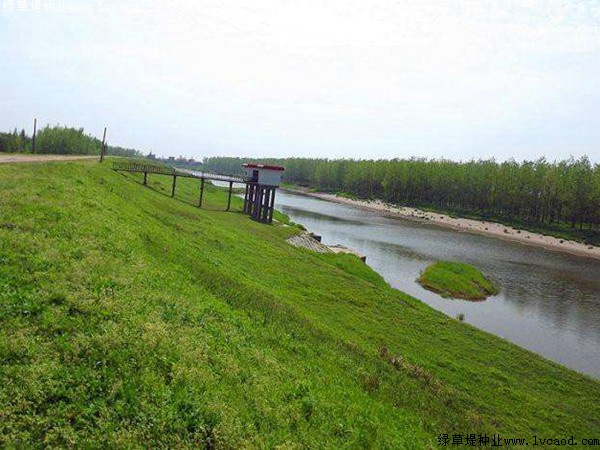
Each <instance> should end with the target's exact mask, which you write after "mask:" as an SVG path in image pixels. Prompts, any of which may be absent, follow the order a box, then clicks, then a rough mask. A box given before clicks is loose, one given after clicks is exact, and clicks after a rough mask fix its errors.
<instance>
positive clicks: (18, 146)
mask: <svg viewBox="0 0 600 450" xmlns="http://www.w3.org/2000/svg"><path fill="white" fill-rule="evenodd" d="M30 149H31V139H30V138H29V137H28V136H27V135H26V133H25V130H21V132H18V131H17V129H16V128H15V129H14V131H12V132H9V133H0V152H7V153H16V152H23V151H30Z"/></svg>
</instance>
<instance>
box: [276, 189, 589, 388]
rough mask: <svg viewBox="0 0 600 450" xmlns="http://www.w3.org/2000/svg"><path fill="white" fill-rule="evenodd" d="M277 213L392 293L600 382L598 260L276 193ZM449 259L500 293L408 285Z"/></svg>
mask: <svg viewBox="0 0 600 450" xmlns="http://www.w3.org/2000/svg"><path fill="white" fill-rule="evenodd" d="M276 207H277V209H279V210H280V211H283V212H284V213H285V214H287V215H288V216H290V218H291V219H292V220H293V221H294V222H297V223H301V224H302V225H304V226H305V227H306V228H307V229H308V230H309V231H312V232H314V233H317V234H320V235H321V236H323V243H325V244H342V245H345V246H347V247H350V248H353V249H356V250H358V251H359V252H360V253H362V254H364V255H366V256H367V264H369V265H370V266H371V267H372V268H373V269H375V270H376V271H377V272H379V273H380V274H381V275H382V276H383V277H384V278H385V280H386V281H387V282H388V283H389V284H390V285H391V286H393V287H395V288H397V289H399V290H401V291H403V292H406V293H408V294H410V295H412V296H413V297H416V298H418V299H420V300H421V301H423V302H425V303H427V304H428V305H430V306H431V307H433V308H435V309H437V310H440V311H442V312H444V313H446V314H448V315H449V316H451V317H457V316H458V315H459V314H463V315H464V320H465V322H468V323H470V324H472V325H474V326H476V327H478V328H481V329H483V330H487V331H489V332H491V333H493V334H495V335H497V336H500V337H503V338H505V339H507V340H509V341H512V342H514V343H515V344H517V345H520V346H521V347H524V348H527V349H529V350H532V351H534V352H536V353H538V354H540V355H542V356H544V357H546V358H548V359H551V360H553V361H556V362H558V363H560V364H563V365H565V366H567V367H570V368H572V369H575V370H577V371H579V372H583V373H586V374H589V375H591V376H593V377H595V378H600V261H597V260H593V259H588V258H583V257H578V256H571V255H568V254H563V253H557V252H552V251H549V250H545V249H543V248H538V247H533V246H527V245H524V244H519V243H515V242H508V241H503V240H500V239H497V238H492V237H487V236H481V235H476V234H469V233H465V232H459V231H455V230H451V229H446V228H442V227H439V226H436V225H432V224H427V223H421V222H415V221H410V220H406V219H401V218H395V217H389V216H386V215H384V214H382V213H378V212H373V211H365V210H363V209H360V208H358V207H354V206H349V205H342V204H339V203H334V202H330V201H326V200H321V199H317V198H313V197H308V196H305V195H301V194H295V193H290V192H285V191H278V193H277V197H276ZM440 259H444V260H456V261H461V262H466V263H469V264H473V265H474V266H476V267H477V268H479V269H480V270H481V271H483V272H484V273H485V274H487V275H489V276H490V277H491V278H493V279H494V280H495V281H496V282H497V283H498V285H499V287H500V294H498V295H496V296H494V297H490V298H488V299H487V300H486V301H483V302H469V301H465V300H452V299H445V298H442V297H440V296H439V295H437V294H435V293H433V292H430V291H427V290H425V289H423V288H422V287H421V286H420V285H419V284H418V283H417V282H416V281H415V280H416V279H417V277H418V276H419V273H420V271H421V270H423V269H424V268H425V267H426V266H427V265H429V264H431V263H433V262H435V261H438V260H440Z"/></svg>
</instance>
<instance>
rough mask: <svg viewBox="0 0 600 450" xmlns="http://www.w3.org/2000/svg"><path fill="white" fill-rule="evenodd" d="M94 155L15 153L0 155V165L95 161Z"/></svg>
mask: <svg viewBox="0 0 600 450" xmlns="http://www.w3.org/2000/svg"><path fill="white" fill-rule="evenodd" d="M97 158H98V156H95V155H20V154H16V153H0V164H7V163H28V162H48V161H77V160H81V159H83V160H85V159H97Z"/></svg>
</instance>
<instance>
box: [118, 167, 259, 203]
mask: <svg viewBox="0 0 600 450" xmlns="http://www.w3.org/2000/svg"><path fill="white" fill-rule="evenodd" d="M112 168H113V170H115V171H117V172H137V173H143V174H144V186H147V185H148V174H149V173H150V174H156V175H168V176H172V177H173V187H172V189H171V197H175V188H176V187H177V178H178V177H181V178H195V179H197V180H200V196H199V197H198V208H201V207H202V197H203V195H204V182H205V180H214V181H224V182H227V183H229V195H228V197H227V211H229V209H230V207H231V193H232V190H233V183H244V184H245V183H248V181H249V180H247V179H246V178H245V177H242V176H231V175H221V174H218V173H208V172H196V171H193V170H186V169H175V168H174V167H168V166H159V165H153V164H143V163H137V162H129V161H116V162H114V163H113V167H112Z"/></svg>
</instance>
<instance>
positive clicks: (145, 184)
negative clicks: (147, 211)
mask: <svg viewBox="0 0 600 450" xmlns="http://www.w3.org/2000/svg"><path fill="white" fill-rule="evenodd" d="M144 186H148V172H144Z"/></svg>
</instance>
